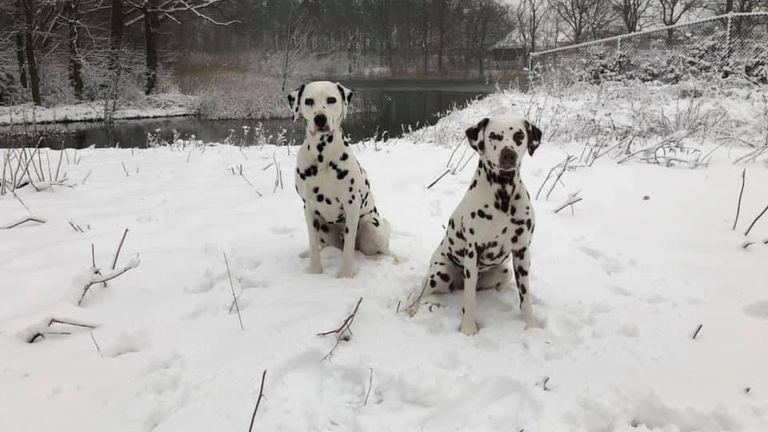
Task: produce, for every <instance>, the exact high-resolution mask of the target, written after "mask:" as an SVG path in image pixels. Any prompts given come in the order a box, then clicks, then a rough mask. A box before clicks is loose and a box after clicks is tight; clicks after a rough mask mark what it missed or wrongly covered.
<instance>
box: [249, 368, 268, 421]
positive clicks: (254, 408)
mask: <svg viewBox="0 0 768 432" xmlns="http://www.w3.org/2000/svg"><path fill="white" fill-rule="evenodd" d="M266 377H267V370H266V369H264V372H262V374H261V386H259V398H258V399H256V406H255V407H253V414H251V425H250V426H248V432H253V422H254V420H256V412H258V411H259V405H260V404H261V400H262V399H263V398H264V379H265V378H266Z"/></svg>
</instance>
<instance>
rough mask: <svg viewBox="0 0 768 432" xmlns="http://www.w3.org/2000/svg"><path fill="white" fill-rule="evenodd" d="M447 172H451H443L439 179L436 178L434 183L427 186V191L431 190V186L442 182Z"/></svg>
mask: <svg viewBox="0 0 768 432" xmlns="http://www.w3.org/2000/svg"><path fill="white" fill-rule="evenodd" d="M449 172H451V170H445V172H444V173H442V174H440V177H438V178H436V179H435V181H433V182H432V183H430V184H429V186H427V189H432V186H434V185H436V184H437V182H439V181H440V180H442V179H443V177H445V176H446V175H447V174H448V173H449Z"/></svg>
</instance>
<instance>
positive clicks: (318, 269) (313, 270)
mask: <svg viewBox="0 0 768 432" xmlns="http://www.w3.org/2000/svg"><path fill="white" fill-rule="evenodd" d="M307 273H309V274H323V266H320V265H317V266H313V265H310V266H309V267H308V268H307Z"/></svg>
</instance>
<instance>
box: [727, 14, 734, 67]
mask: <svg viewBox="0 0 768 432" xmlns="http://www.w3.org/2000/svg"><path fill="white" fill-rule="evenodd" d="M732 28H733V12H729V13H728V26H727V30H726V33H725V63H726V65H727V66H728V69H731V53H732V50H733V43H732V38H731V31H732Z"/></svg>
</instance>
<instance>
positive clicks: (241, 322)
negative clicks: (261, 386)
mask: <svg viewBox="0 0 768 432" xmlns="http://www.w3.org/2000/svg"><path fill="white" fill-rule="evenodd" d="M222 254H223V255H224V264H226V265H227V275H229V287H230V288H231V289H232V301H233V302H234V303H235V309H236V310H237V319H238V320H239V321H240V330H242V331H245V327H244V326H243V317H242V316H241V315H240V305H238V304H237V296H236V295H235V284H233V283H232V272H231V271H229V260H227V253H226V252H222ZM254 414H255V413H254Z"/></svg>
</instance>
